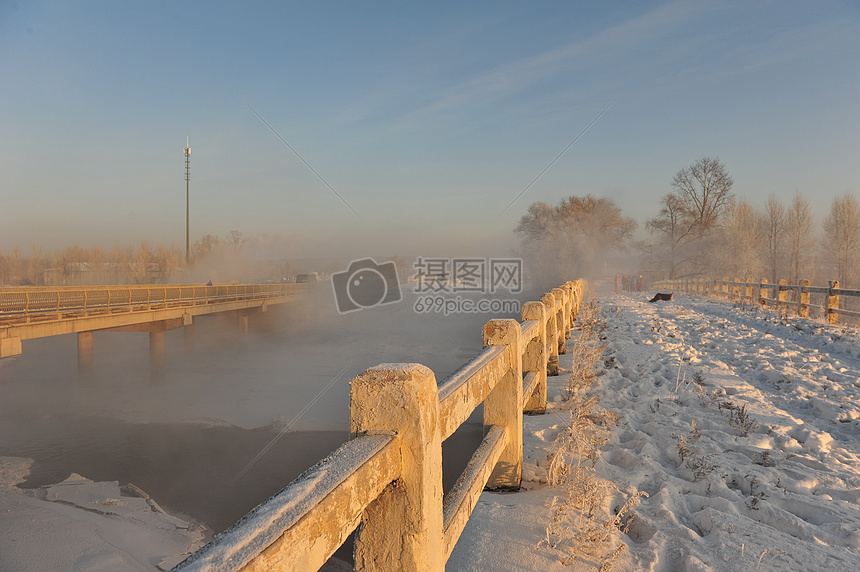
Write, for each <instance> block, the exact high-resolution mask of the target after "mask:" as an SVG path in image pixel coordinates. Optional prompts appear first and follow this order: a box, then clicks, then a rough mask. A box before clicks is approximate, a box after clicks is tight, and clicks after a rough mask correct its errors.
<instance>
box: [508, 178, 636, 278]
mask: <svg viewBox="0 0 860 572" xmlns="http://www.w3.org/2000/svg"><path fill="white" fill-rule="evenodd" d="M635 229H636V221H635V220H633V219H632V218H627V217H623V216H621V209H619V208H618V207H617V206H616V205H615V203H614V202H613V201H612V200H610V199H605V198H600V199H598V198H595V197H593V196H591V195H587V196H585V197H573V196H572V197H569V198H567V199H563V200H562V201H561V203H560V204H559V205H558V206H550V205H547V204H546V203H534V204H532V205H531V206H530V207H529V209H528V213H527V214H526V215H524V216H523V217H522V219H520V222H519V224H518V225H517V228H516V229H515V232H516V233H517V234H519V235H520V241H521V244H522V247H523V250H524V251H526V252H527V253H528V254H529V255H530V258H531V259H532V260H533V261H534V267H535V268H536V269H537V270H538V272H539V273H540V274H541V278H543V279H546V280H556V279H557V278H558V277H559V276H562V275H563V276H573V275H578V276H587V275H589V273H591V272H594V271H595V270H597V266H598V265H599V260H598V258H599V257H600V256H601V255H602V254H604V253H607V252H609V251H612V250H620V249H622V248H623V247H624V245H625V244H626V241H627V240H628V239H630V237H631V236H632V235H633V231H634V230H635Z"/></svg>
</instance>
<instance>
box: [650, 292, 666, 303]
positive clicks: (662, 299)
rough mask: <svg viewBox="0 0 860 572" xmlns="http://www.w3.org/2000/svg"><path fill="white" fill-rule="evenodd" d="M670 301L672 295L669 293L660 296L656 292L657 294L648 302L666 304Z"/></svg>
mask: <svg viewBox="0 0 860 572" xmlns="http://www.w3.org/2000/svg"><path fill="white" fill-rule="evenodd" d="M671 299H672V293H671V292H670V293H668V294H661V293H660V292H657V294H655V295H654V297H653V298H651V299H650V300H648V301H649V302H668V301H669V300H671Z"/></svg>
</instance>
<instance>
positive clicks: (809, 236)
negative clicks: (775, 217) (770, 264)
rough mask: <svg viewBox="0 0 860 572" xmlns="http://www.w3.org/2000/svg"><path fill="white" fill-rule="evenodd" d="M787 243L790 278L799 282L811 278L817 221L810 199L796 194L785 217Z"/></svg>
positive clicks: (793, 282) (794, 281) (794, 282)
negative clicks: (813, 215)
mask: <svg viewBox="0 0 860 572" xmlns="http://www.w3.org/2000/svg"><path fill="white" fill-rule="evenodd" d="M785 237H786V238H785V243H786V256H787V258H788V280H789V282H791V283H792V284H797V283H798V282H799V281H800V280H802V279H804V278H811V276H812V275H811V274H810V268H809V265H810V263H811V261H812V248H813V247H814V246H815V221H814V219H813V217H812V209H811V208H810V206H809V201H807V200H806V199H804V198H803V197H802V196H800V195H799V194H798V195H795V197H794V201H792V203H791V207H790V208H789V209H788V212H787V213H786V218H785Z"/></svg>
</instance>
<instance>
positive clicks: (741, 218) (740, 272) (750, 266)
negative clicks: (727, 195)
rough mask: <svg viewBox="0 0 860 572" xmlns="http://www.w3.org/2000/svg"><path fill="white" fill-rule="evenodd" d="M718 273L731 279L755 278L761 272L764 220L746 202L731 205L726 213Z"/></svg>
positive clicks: (742, 200)
mask: <svg viewBox="0 0 860 572" xmlns="http://www.w3.org/2000/svg"><path fill="white" fill-rule="evenodd" d="M721 234H722V240H721V248H719V249H718V253H717V256H716V258H717V259H718V260H719V261H720V267H719V271H720V272H721V273H722V274H726V275H728V277H729V278H742V279H747V278H752V277H754V276H756V275H758V274H759V273H760V272H761V266H762V260H761V258H762V257H761V250H760V245H761V242H762V237H763V234H764V233H763V230H762V216H761V215H760V214H759V213H758V212H756V210H755V208H753V206H752V205H751V204H750V203H749V202H747V201H746V200H745V199H740V200H736V201H732V204H731V205H730V206H729V208H728V210H727V211H726V213H725V220H724V225H723V229H722V233H721Z"/></svg>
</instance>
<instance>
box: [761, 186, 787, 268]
mask: <svg viewBox="0 0 860 572" xmlns="http://www.w3.org/2000/svg"><path fill="white" fill-rule="evenodd" d="M786 222H787V216H786V213H785V206H784V205H783V204H782V203H781V202H780V201H779V199H777V198H776V195H773V194H772V195H770V196H769V197H768V198H767V203H766V204H765V207H764V215H763V218H762V226H763V233H764V240H765V246H766V247H767V251H766V252H765V256H766V262H767V267H768V268H767V270H768V279H769V280H770V281H771V282H776V281H777V280H779V279H780V278H781V277H782V276H781V273H782V271H783V260H784V259H785V242H786Z"/></svg>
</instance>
